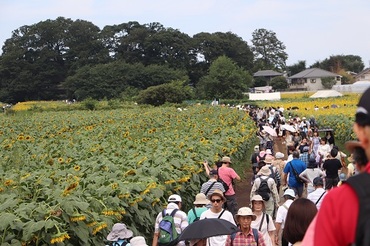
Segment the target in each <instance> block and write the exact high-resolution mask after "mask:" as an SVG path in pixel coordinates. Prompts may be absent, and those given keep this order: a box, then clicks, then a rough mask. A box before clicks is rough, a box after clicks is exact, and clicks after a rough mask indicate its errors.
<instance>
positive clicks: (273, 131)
mask: <svg viewBox="0 0 370 246" xmlns="http://www.w3.org/2000/svg"><path fill="white" fill-rule="evenodd" d="M263 130H265V131H266V132H267V133H268V134H270V135H271V136H273V137H277V134H276V131H275V129H273V128H272V127H271V126H263Z"/></svg>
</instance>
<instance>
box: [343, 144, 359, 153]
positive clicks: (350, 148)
mask: <svg viewBox="0 0 370 246" xmlns="http://www.w3.org/2000/svg"><path fill="white" fill-rule="evenodd" d="M344 147H345V148H346V149H347V150H348V151H350V152H353V150H354V149H355V148H357V147H359V148H362V146H361V143H360V142H359V141H347V142H345V143H344Z"/></svg>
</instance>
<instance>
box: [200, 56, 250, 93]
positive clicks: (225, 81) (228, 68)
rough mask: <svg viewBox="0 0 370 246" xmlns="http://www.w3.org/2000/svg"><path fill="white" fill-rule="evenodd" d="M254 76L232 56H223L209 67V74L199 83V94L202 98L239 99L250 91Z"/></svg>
mask: <svg viewBox="0 0 370 246" xmlns="http://www.w3.org/2000/svg"><path fill="white" fill-rule="evenodd" d="M251 84H252V77H251V76H250V75H249V74H248V72H246V71H245V70H244V69H242V68H240V67H239V66H237V65H236V64H235V62H233V61H232V60H231V59H230V58H228V57H226V56H221V57H219V58H218V59H216V60H215V61H214V62H213V63H212V64H211V67H210V69H209V73H208V75H206V76H204V77H203V78H201V80H200V81H199V83H198V85H197V95H199V96H200V97H201V98H206V99H212V98H227V99H238V98H242V97H243V92H246V91H248V88H249V87H250V86H251Z"/></svg>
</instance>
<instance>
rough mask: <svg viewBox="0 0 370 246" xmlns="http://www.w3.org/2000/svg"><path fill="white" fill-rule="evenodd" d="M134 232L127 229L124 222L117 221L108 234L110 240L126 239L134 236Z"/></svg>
mask: <svg viewBox="0 0 370 246" xmlns="http://www.w3.org/2000/svg"><path fill="white" fill-rule="evenodd" d="M132 235H133V233H132V231H131V230H129V229H127V227H126V225H125V224H123V223H116V224H114V225H113V227H112V230H111V232H110V233H109V234H108V236H107V240H109V241H117V240H118V239H125V238H130V237H132Z"/></svg>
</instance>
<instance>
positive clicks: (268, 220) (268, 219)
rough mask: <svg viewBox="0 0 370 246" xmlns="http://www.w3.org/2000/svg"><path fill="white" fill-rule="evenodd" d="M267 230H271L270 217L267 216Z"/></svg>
mask: <svg viewBox="0 0 370 246" xmlns="http://www.w3.org/2000/svg"><path fill="white" fill-rule="evenodd" d="M266 222H267V230H268V229H269V222H270V215H268V214H266Z"/></svg>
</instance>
